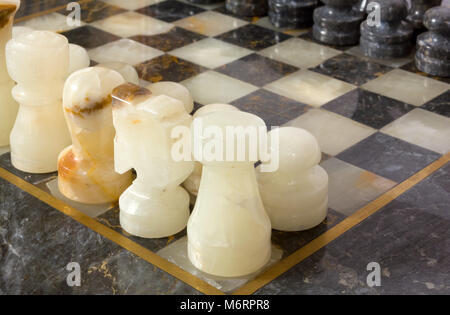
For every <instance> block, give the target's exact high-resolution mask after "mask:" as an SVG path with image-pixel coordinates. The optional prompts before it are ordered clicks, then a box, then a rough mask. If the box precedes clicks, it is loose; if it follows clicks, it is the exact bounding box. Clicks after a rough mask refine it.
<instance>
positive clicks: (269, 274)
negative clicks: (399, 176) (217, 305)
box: [233, 152, 450, 295]
mask: <svg viewBox="0 0 450 315" xmlns="http://www.w3.org/2000/svg"><path fill="white" fill-rule="evenodd" d="M449 160H450V152H449V153H447V154H445V155H444V156H442V157H441V158H439V159H438V160H436V161H434V162H433V163H431V164H430V165H428V166H427V167H425V168H424V169H422V170H421V171H419V172H417V173H416V174H414V175H413V176H411V177H410V178H408V179H407V180H405V181H404V182H402V183H400V184H398V185H397V186H395V187H394V188H392V189H391V190H389V191H387V192H386V193H384V194H383V195H381V196H380V197H378V198H377V199H375V200H373V201H372V202H370V203H369V204H367V205H366V206H365V207H363V208H361V209H360V210H358V211H357V212H355V213H354V214H352V215H351V216H349V217H347V218H346V219H344V220H343V221H342V222H340V223H339V224H337V225H336V226H334V227H333V228H331V229H329V230H328V231H326V232H325V233H323V234H321V235H320V236H318V237H317V238H315V239H314V240H312V241H311V242H309V243H308V244H306V245H305V246H304V247H302V248H300V249H299V250H297V251H296V252H294V253H293V254H291V255H290V256H288V257H286V258H284V259H283V260H281V261H279V262H278V263H277V264H275V265H274V266H273V267H271V268H269V269H268V270H267V271H265V272H264V273H262V274H260V275H259V276H257V277H256V278H255V279H253V280H252V281H250V282H248V283H247V284H245V285H244V286H242V287H241V288H239V289H238V290H236V291H235V292H234V293H233V294H234V295H244V294H253V293H255V292H256V291H258V290H259V289H260V288H262V287H263V286H265V285H266V284H268V283H270V282H271V281H273V280H275V279H276V278H278V277H279V276H281V275H282V274H283V273H285V272H286V271H288V270H289V269H291V268H292V267H294V266H295V265H297V264H298V263H300V262H301V261H303V260H304V259H306V258H308V257H309V256H311V255H312V254H314V253H315V252H317V251H318V250H320V249H321V248H323V247H324V246H326V245H328V244H329V243H331V242H332V241H334V240H335V239H336V238H338V237H339V236H341V235H342V234H344V233H345V232H347V231H348V230H350V229H351V228H353V227H354V226H355V225H357V224H359V223H361V222H362V221H364V220H365V219H367V218H368V217H369V216H371V215H372V214H374V213H375V212H377V211H378V210H380V209H381V208H383V207H384V206H385V205H387V204H388V203H390V202H391V201H393V200H394V199H396V198H397V197H399V196H400V195H402V194H403V193H405V192H406V191H407V190H409V189H411V188H412V187H413V186H415V185H416V184H418V183H420V182H421V181H422V180H424V179H425V178H427V177H428V176H429V175H431V174H432V173H434V172H435V171H437V170H438V169H440V168H441V167H443V166H444V165H445V164H447V162H449Z"/></svg>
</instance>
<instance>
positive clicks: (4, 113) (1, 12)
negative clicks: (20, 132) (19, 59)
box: [0, 0, 20, 147]
mask: <svg viewBox="0 0 450 315" xmlns="http://www.w3.org/2000/svg"><path fill="white" fill-rule="evenodd" d="M19 6H20V1H19V0H0V100H1V103H0V147H2V146H6V145H8V144H9V136H10V133H11V130H12V128H13V125H14V121H15V120H16V116H17V110H18V108H19V104H17V102H16V101H15V100H14V99H13V97H12V95H11V89H12V88H13V86H14V81H13V80H12V79H11V78H10V76H9V74H8V71H7V69H6V57H5V47H6V43H7V42H8V41H9V40H10V39H11V36H12V32H11V29H12V24H13V20H14V15H15V14H16V12H17V10H18V9H19Z"/></svg>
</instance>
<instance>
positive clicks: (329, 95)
mask: <svg viewBox="0 0 450 315" xmlns="http://www.w3.org/2000/svg"><path fill="white" fill-rule="evenodd" d="M264 88H265V89H266V90H269V91H271V92H274V93H277V94H280V95H283V96H286V97H289V98H292V99H294V100H296V101H299V102H301V103H304V104H307V105H310V106H313V107H320V106H322V105H323V104H325V103H328V102H329V101H331V100H333V99H335V98H337V97H339V96H341V95H344V94H345V93H347V92H350V91H351V90H354V89H355V88H356V86H354V85H353V84H350V83H347V82H344V81H341V80H337V79H334V78H332V77H329V76H326V75H323V74H319V73H316V72H312V71H309V70H300V71H297V72H294V73H293V74H291V75H288V76H286V77H284V78H282V79H280V80H278V81H275V82H272V83H270V84H268V85H266V86H265V87H264Z"/></svg>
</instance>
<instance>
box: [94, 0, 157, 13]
mask: <svg viewBox="0 0 450 315" xmlns="http://www.w3.org/2000/svg"><path fill="white" fill-rule="evenodd" d="M102 1H103V2H106V3H108V4H111V5H115V6H117V7H121V8H123V9H126V10H130V11H134V10H138V9H141V8H143V7H146V6H149V5H152V4H156V3H160V2H163V1H165V0H102Z"/></svg>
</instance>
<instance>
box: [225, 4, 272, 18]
mask: <svg viewBox="0 0 450 315" xmlns="http://www.w3.org/2000/svg"><path fill="white" fill-rule="evenodd" d="M225 3H226V8H227V10H228V11H230V12H232V13H233V14H235V15H241V16H263V15H266V14H267V9H268V7H267V0H226V2H225Z"/></svg>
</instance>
